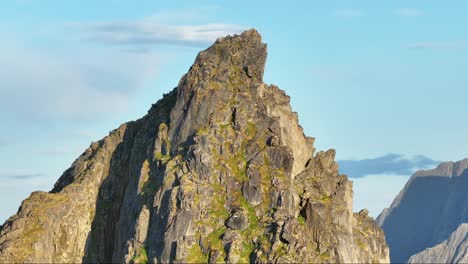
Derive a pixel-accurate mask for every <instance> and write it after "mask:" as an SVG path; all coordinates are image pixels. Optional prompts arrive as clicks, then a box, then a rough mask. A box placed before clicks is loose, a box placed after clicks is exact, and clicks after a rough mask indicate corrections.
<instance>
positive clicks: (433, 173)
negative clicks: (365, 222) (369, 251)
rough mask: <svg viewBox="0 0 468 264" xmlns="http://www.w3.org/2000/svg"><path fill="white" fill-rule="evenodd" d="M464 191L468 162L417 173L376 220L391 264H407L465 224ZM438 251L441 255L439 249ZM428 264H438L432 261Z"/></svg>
mask: <svg viewBox="0 0 468 264" xmlns="http://www.w3.org/2000/svg"><path fill="white" fill-rule="evenodd" d="M467 188H468V159H464V160H461V161H458V162H444V163H441V164H440V165H439V166H438V167H437V168H435V169H432V170H422V171H418V172H416V173H415V174H414V175H413V176H412V177H411V178H410V180H409V181H408V183H407V184H406V186H405V187H404V188H403V190H402V191H401V192H400V193H399V194H398V196H397V197H396V198H395V200H394V201H393V203H392V205H391V207H390V208H389V209H386V210H384V211H383V212H382V214H381V215H380V216H379V217H378V222H379V224H380V226H381V227H382V228H383V229H384V231H385V236H386V240H387V243H388V245H389V248H390V259H391V261H392V262H395V263H401V262H407V261H408V260H409V259H410V257H411V256H412V255H414V254H417V253H419V252H421V251H424V250H425V249H427V248H430V247H434V246H436V245H437V244H439V243H443V242H444V241H445V240H447V239H448V238H449V237H450V236H451V234H452V233H453V232H454V231H455V230H456V229H457V228H458V227H459V225H460V224H462V223H466V222H468V192H467ZM437 250H438V252H440V247H438V248H437ZM446 254H449V253H446ZM412 259H413V260H415V259H417V260H423V259H424V260H428V257H427V256H426V257H422V255H419V256H418V257H417V258H412ZM416 262H418V261H416ZM429 262H430V263H440V262H439V261H436V260H435V259H434V261H429ZM450 262H451V261H450Z"/></svg>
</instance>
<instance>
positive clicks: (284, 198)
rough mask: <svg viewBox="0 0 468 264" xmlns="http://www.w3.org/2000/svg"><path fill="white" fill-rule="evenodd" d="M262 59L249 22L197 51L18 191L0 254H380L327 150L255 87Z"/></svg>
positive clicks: (251, 258)
mask: <svg viewBox="0 0 468 264" xmlns="http://www.w3.org/2000/svg"><path fill="white" fill-rule="evenodd" d="M266 57H267V47H266V44H264V43H262V41H261V36H260V35H259V34H258V33H257V31H255V30H249V31H246V32H244V33H242V34H241V35H234V36H228V37H224V38H221V39H218V40H217V41H216V42H215V43H214V44H213V45H212V46H211V47H209V48H208V49H206V50H204V51H201V52H200V53H199V54H198V56H197V58H196V60H195V62H194V64H193V65H192V67H191V68H190V70H189V71H188V73H187V74H185V75H184V76H183V77H182V78H181V80H180V82H179V84H178V86H177V87H176V88H175V89H174V90H172V91H171V92H169V93H168V94H166V95H164V97H163V98H162V99H161V100H159V101H158V102H157V103H156V104H154V105H153V106H152V107H151V109H150V110H149V111H148V114H147V115H145V116H144V117H143V118H141V119H139V120H137V121H132V122H128V123H125V124H123V125H121V126H120V127H119V128H118V129H116V130H113V131H111V132H110V134H109V135H108V136H107V137H105V138H104V139H102V140H100V141H98V142H95V143H92V144H91V146H90V147H89V148H88V149H87V150H86V151H85V152H84V153H83V154H82V155H81V156H80V157H79V158H78V159H77V160H76V161H75V162H74V163H73V164H72V166H71V167H70V168H69V169H68V170H66V171H65V172H64V173H63V175H62V176H61V177H60V179H59V180H58V181H57V183H56V184H55V186H54V188H53V189H52V191H50V192H34V193H32V194H31V196H30V197H29V198H27V199H26V200H24V201H23V203H22V204H21V207H20V209H19V210H18V213H17V214H16V215H14V216H12V217H10V218H9V219H8V220H7V221H6V223H5V224H4V226H3V228H2V230H1V235H0V262H2V263H5V262H48V263H51V262H74V263H76V262H119V263H120V262H125V263H143V262H162V263H167V262H210V263H213V262H273V263H279V262H282V263H284V262H321V263H326V262H333V263H336V262H343V263H351V262H359V263H363V262H374V263H375V262H389V251H388V248H387V246H386V242H385V238H384V234H383V231H382V230H381V229H380V228H379V227H378V225H377V224H376V222H375V221H374V220H373V219H372V218H370V217H369V216H367V212H366V211H365V210H363V211H361V212H359V213H353V207H352V204H353V191H352V182H350V181H349V180H348V179H347V177H346V176H345V175H340V174H339V172H338V165H337V163H336V162H335V161H334V156H335V151H334V150H328V151H326V152H322V151H320V152H318V153H315V149H314V147H313V143H314V138H311V137H307V136H305V135H304V133H303V130H302V127H301V126H300V125H299V123H298V117H297V113H295V112H292V111H291V107H290V105H289V101H290V98H289V97H288V96H287V95H286V94H285V93H284V91H282V90H280V89H279V88H278V87H277V86H275V85H267V84H265V83H263V80H262V79H263V71H264V66H265V61H266Z"/></svg>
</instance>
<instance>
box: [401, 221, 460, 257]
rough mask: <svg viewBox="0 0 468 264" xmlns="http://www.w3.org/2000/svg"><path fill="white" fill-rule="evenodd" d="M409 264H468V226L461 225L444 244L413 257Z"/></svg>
mask: <svg viewBox="0 0 468 264" xmlns="http://www.w3.org/2000/svg"><path fill="white" fill-rule="evenodd" d="M409 263H468V224H466V223H465V224H461V225H459V226H458V228H457V229H456V230H455V231H454V232H453V233H452V234H451V235H450V237H449V238H448V239H447V240H445V241H444V242H442V243H440V244H438V245H436V246H434V247H432V248H428V249H425V250H424V251H422V252H419V253H418V254H415V255H413V256H411V258H410V259H409Z"/></svg>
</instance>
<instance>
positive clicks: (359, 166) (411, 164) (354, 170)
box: [338, 154, 439, 178]
mask: <svg viewBox="0 0 468 264" xmlns="http://www.w3.org/2000/svg"><path fill="white" fill-rule="evenodd" d="M438 163H439V162H438V161H435V160H433V159H430V158H428V157H425V156H422V155H418V156H413V157H406V156H404V155H400V154H387V155H384V156H381V157H377V158H371V159H361V160H341V161H338V164H339V165H340V172H341V173H344V174H346V175H348V176H349V177H350V178H362V177H364V176H366V175H376V174H393V175H408V176H409V175H411V174H413V173H414V172H415V171H416V170H417V169H423V168H427V167H430V166H434V165H436V164H438Z"/></svg>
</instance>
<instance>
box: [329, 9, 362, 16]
mask: <svg viewBox="0 0 468 264" xmlns="http://www.w3.org/2000/svg"><path fill="white" fill-rule="evenodd" d="M333 15H334V16H337V17H348V18H351V17H360V16H362V15H363V13H362V11H361V10H359V9H354V8H343V9H337V10H335V11H334V12H333Z"/></svg>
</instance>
